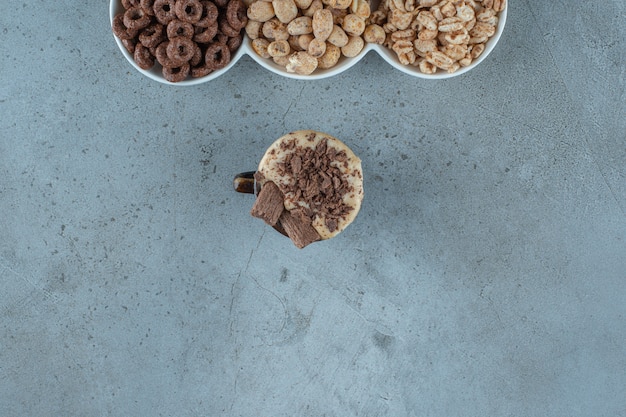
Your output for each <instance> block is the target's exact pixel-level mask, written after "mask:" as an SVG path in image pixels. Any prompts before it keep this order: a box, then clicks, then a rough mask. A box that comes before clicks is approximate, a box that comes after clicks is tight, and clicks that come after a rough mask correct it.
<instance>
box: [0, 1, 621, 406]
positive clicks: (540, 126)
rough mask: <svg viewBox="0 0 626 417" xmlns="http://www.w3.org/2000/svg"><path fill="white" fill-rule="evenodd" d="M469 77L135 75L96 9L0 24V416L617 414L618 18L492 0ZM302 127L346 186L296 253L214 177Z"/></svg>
mask: <svg viewBox="0 0 626 417" xmlns="http://www.w3.org/2000/svg"><path fill="white" fill-rule="evenodd" d="M509 7H510V10H509V15H508V16H509V17H508V22H507V27H506V30H505V32H504V34H503V37H502V39H501V41H500V44H499V45H498V47H497V48H496V49H495V50H494V52H493V53H492V54H491V55H490V56H489V57H488V59H487V60H486V61H485V62H484V63H483V64H481V65H480V66H479V67H478V68H477V69H476V70H474V71H472V72H470V73H469V74H467V75H464V76H461V77H457V78H453V79H450V80H445V81H437V82H432V81H430V82H429V81H425V80H420V79H416V78H412V77H410V76H408V75H405V74H403V73H401V72H400V71H396V70H393V69H392V68H391V67H389V66H388V65H387V64H386V63H385V62H384V61H383V60H382V59H381V58H380V57H378V56H377V55H375V54H369V55H368V56H366V58H365V59H364V60H363V61H362V62H360V63H359V64H358V65H356V66H355V67H353V68H352V69H350V70H349V71H347V72H345V73H343V74H341V75H339V76H337V77H334V78H331V79H325V80H320V81H296V80H290V79H285V78H282V77H280V76H277V75H274V74H272V73H270V72H268V71H266V70H264V69H262V68H261V67H259V66H258V65H257V64H256V63H254V62H253V61H252V60H251V59H249V58H247V57H244V58H243V59H242V60H241V61H240V62H239V63H238V64H237V65H235V66H234V67H233V69H232V70H231V71H229V72H228V73H227V74H225V75H223V76H221V77H219V78H217V79H215V80H213V81H211V82H210V83H208V84H203V85H200V86H197V87H191V88H181V87H171V86H163V85H160V84H158V83H156V82H154V81H151V80H149V79H147V78H145V77H143V76H142V75H140V74H138V73H137V72H135V71H134V69H133V68H132V67H131V66H130V65H129V64H128V63H127V62H126V61H125V60H124V59H123V57H122V55H121V54H120V52H119V50H118V49H117V46H116V45H115V43H114V41H113V37H112V34H111V31H110V25H109V18H108V4H107V2H106V1H100V2H90V3H89V4H86V2H83V3H82V4H79V5H77V4H76V3H75V2H69V1H66V0H61V1H57V2H43V1H39V2H36V3H33V4H26V3H24V4H15V5H12V6H11V7H5V8H3V12H2V14H0V39H1V42H0V81H1V82H0V116H1V117H0V132H1V133H0V213H1V214H2V217H1V220H0V284H1V285H2V290H1V291H0V415H2V416H181V417H182V416H246V417H247V416H341V417H345V416H399V417H403V416H407V417H409V416H410V417H417V416H446V417H449V416H557V415H558V416H581V417H582V416H607V417H609V416H610V417H616V416H622V417H624V416H626V388H625V387H626V373H625V372H624V370H625V369H626V349H625V347H624V346H625V342H626V325H625V316H626V134H625V133H624V132H625V131H626V122H625V120H626V117H624V116H626V105H625V103H626V97H625V83H626V81H625V79H626V70H625V68H626V65H625V61H624V56H626V39H625V37H626V30H625V26H624V24H623V23H624V21H625V19H626V5H625V3H624V2H623V1H622V0H610V1H601V2H568V1H564V0H559V1H550V2H545V1H538V0H534V1H532V0H526V1H524V0H518V1H511V2H510V5H509ZM302 128H313V129H318V130H322V131H326V132H328V133H330V134H333V135H335V136H337V137H339V138H341V139H343V140H344V141H345V142H346V143H348V145H349V146H351V147H352V148H353V150H354V151H355V152H356V153H357V154H358V155H359V156H361V158H362V160H363V167H364V172H365V191H366V198H365V201H364V204H363V207H362V211H361V213H360V214H359V216H358V218H357V220H356V221H355V222H354V223H353V224H352V225H351V226H350V227H349V228H348V229H347V230H346V231H345V232H344V233H342V234H341V235H340V236H338V237H337V238H335V239H332V240H330V241H328V242H322V243H316V244H314V245H311V246H310V247H308V248H306V249H304V250H297V249H296V248H295V247H294V246H293V245H292V244H291V243H290V242H289V241H288V240H286V239H284V238H283V237H282V236H280V235H278V234H277V233H275V232H274V231H273V230H271V229H270V228H268V227H266V226H264V225H263V224H262V222H261V221H259V220H257V219H253V218H251V217H250V216H249V215H248V213H249V210H250V207H251V205H252V201H251V196H248V195H241V194H236V193H235V192H234V191H233V190H232V186H231V180H232V177H233V175H234V174H235V173H237V172H240V171H244V170H249V169H253V168H254V167H255V166H256V163H257V161H258V160H259V158H260V157H261V155H262V153H263V151H264V149H265V148H266V147H267V146H268V145H269V144H270V143H271V142H272V141H273V140H274V139H275V138H277V137H279V136H281V135H282V134H284V133H286V132H288V131H290V130H294V129H302Z"/></svg>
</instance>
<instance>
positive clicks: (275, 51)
mask: <svg viewBox="0 0 626 417" xmlns="http://www.w3.org/2000/svg"><path fill="white" fill-rule="evenodd" d="M290 52H291V46H290V45H289V42H288V41H286V40H278V41H273V42H270V44H269V45H267V53H268V54H269V56H271V57H272V58H276V57H281V56H287V55H289V53H290Z"/></svg>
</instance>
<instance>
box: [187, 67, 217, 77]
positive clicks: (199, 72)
mask: <svg viewBox="0 0 626 417" xmlns="http://www.w3.org/2000/svg"><path fill="white" fill-rule="evenodd" d="M212 72H213V69H211V68H209V67H207V66H206V64H202V65H199V66H196V67H192V68H191V71H190V74H191V77H192V78H200V77H206V76H207V75H209V74H210V73H212Z"/></svg>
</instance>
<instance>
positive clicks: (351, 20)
mask: <svg viewBox="0 0 626 417" xmlns="http://www.w3.org/2000/svg"><path fill="white" fill-rule="evenodd" d="M341 27H342V29H343V30H344V31H345V32H346V34H348V35H350V36H361V34H362V33H363V31H364V30H365V19H363V18H362V17H359V16H357V15H355V14H349V15H347V16H346V17H345V18H344V19H343V23H342V24H341Z"/></svg>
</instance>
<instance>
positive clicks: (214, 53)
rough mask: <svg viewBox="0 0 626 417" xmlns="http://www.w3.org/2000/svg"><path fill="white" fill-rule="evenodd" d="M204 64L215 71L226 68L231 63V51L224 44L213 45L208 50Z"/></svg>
mask: <svg viewBox="0 0 626 417" xmlns="http://www.w3.org/2000/svg"><path fill="white" fill-rule="evenodd" d="M204 62H205V64H206V66H207V67H208V68H211V69H213V70H217V69H221V68H224V67H225V66H226V65H228V63H229V62H230V49H228V45H226V44H223V43H213V44H211V45H209V46H208V47H207V49H206V52H205V55H204Z"/></svg>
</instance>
